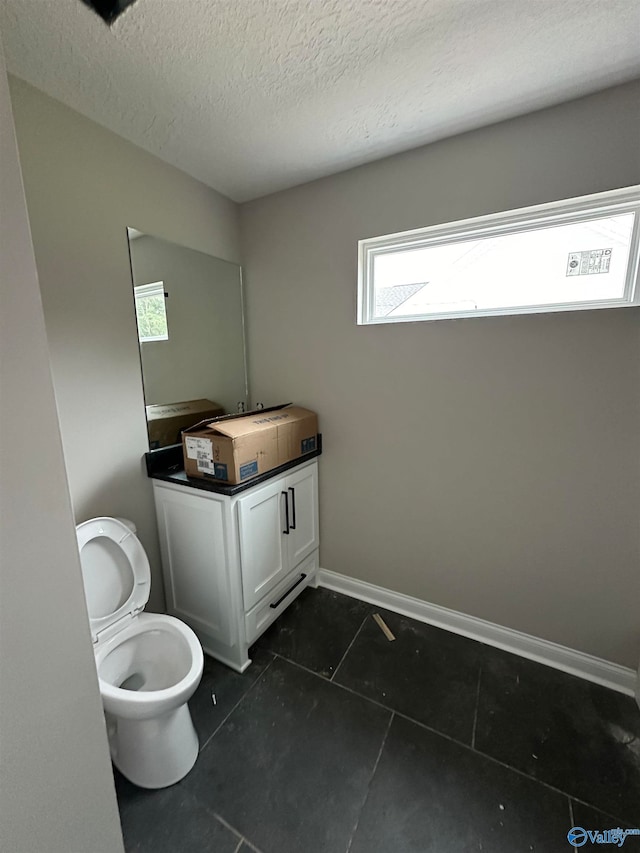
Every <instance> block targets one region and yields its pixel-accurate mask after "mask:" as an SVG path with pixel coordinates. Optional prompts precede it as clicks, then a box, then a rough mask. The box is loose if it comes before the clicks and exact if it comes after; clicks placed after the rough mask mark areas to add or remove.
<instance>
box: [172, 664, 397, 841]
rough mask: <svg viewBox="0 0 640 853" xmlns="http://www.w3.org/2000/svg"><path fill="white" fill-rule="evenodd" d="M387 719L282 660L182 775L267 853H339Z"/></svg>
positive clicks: (356, 698)
mask: <svg viewBox="0 0 640 853" xmlns="http://www.w3.org/2000/svg"><path fill="white" fill-rule="evenodd" d="M389 720H390V714H389V713H388V712H387V711H385V710H383V709H381V708H379V707H378V706H376V705H374V704H372V703H370V702H367V701H366V700H364V699H362V698H360V697H359V696H354V695H353V694H352V693H349V692H348V691H345V690H342V689H340V688H339V687H337V686H336V685H334V684H331V683H329V682H327V681H325V680H323V679H322V678H319V677H318V676H317V675H312V674H311V673H309V672H306V671H305V670H303V669H300V668H299V667H297V666H295V665H294V664H291V663H288V662H287V661H284V660H282V659H276V660H275V661H274V663H273V664H271V666H270V667H269V668H268V669H267V671H266V672H265V674H264V675H263V676H262V678H261V679H260V680H259V682H258V683H257V684H256V685H255V687H254V688H253V689H252V690H251V691H250V692H249V693H248V694H247V695H246V696H245V698H244V699H243V701H242V702H241V703H240V705H239V706H238V707H237V708H236V710H235V711H234V712H233V713H232V714H231V716H230V717H229V719H228V720H227V721H226V723H225V724H224V725H223V726H222V728H221V729H220V731H219V732H217V734H216V735H215V737H213V738H212V739H211V741H210V743H209V745H208V746H207V747H206V749H204V750H203V751H202V753H201V754H200V758H199V760H198V763H197V765H196V767H195V768H194V770H193V771H192V772H191V774H190V775H189V776H188V777H187V778H186V780H185V783H184V784H186V786H187V787H188V789H189V791H190V792H192V793H193V794H195V796H196V797H197V798H198V800H199V801H200V802H201V803H202V804H203V805H205V806H210V807H211V808H212V810H215V811H216V812H218V813H219V814H221V815H223V816H224V818H225V820H227V821H229V823H230V824H231V825H232V826H233V827H234V828H235V829H236V830H238V832H240V833H241V834H242V835H243V836H244V837H245V838H248V839H250V841H251V842H252V843H253V844H255V845H256V846H257V847H259V848H260V850H262V851H263V853H300V851H303V850H304V851H305V853H341V851H345V850H346V848H347V843H348V840H349V837H350V835H351V832H352V830H353V827H354V826H355V823H356V820H357V817H358V814H359V812H360V809H361V807H362V804H363V803H364V800H365V797H366V792H367V786H368V784H369V781H370V778H371V775H372V772H373V768H374V766H375V762H376V759H377V756H378V753H379V750H380V746H381V744H382V742H383V739H384V735H385V732H386V730H387V726H388V723H389Z"/></svg>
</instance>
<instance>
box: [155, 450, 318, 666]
mask: <svg viewBox="0 0 640 853" xmlns="http://www.w3.org/2000/svg"><path fill="white" fill-rule="evenodd" d="M153 491H154V497H155V503H156V513H157V517H158V529H159V534H160V549H161V555H162V568H163V574H164V583H165V595H166V600H167V610H168V612H169V613H171V614H173V615H174V616H177V617H178V618H179V619H182V620H183V621H184V622H186V623H187V624H188V625H190V626H191V627H192V628H193V630H194V631H195V632H196V634H197V635H198V637H199V639H200V642H201V643H202V646H203V648H204V650H205V651H206V652H207V653H208V654H210V655H212V656H213V657H215V658H217V659H218V660H220V661H222V662H223V663H226V664H227V665H228V666H230V667H232V668H233V669H236V670H238V671H240V672H242V671H243V670H244V669H246V667H247V666H248V665H249V663H250V662H251V661H250V659H249V657H248V648H249V646H250V645H251V644H252V643H253V642H254V641H255V640H256V639H257V638H258V637H259V636H260V634H261V633H262V632H263V631H264V630H265V629H266V628H267V627H268V626H269V625H270V624H271V623H272V622H273V621H274V620H275V619H277V617H278V616H279V615H280V614H281V613H282V611H283V610H285V609H286V607H287V606H288V605H289V604H291V602H292V601H293V600H294V599H295V598H296V597H297V596H298V595H299V594H300V592H301V591H302V590H303V589H304V588H305V586H307V585H308V584H310V583H312V584H314V585H315V582H316V581H315V578H316V572H317V569H318V546H319V535H318V463H317V461H316V460H315V459H313V460H311V461H309V462H305V463H302V464H300V465H297V466H295V467H293V468H290V469H289V470H288V471H286V472H285V473H284V474H279V475H276V476H274V477H273V478H271V479H268V480H266V481H265V482H262V483H259V484H257V485H255V486H251V487H249V488H247V489H244V490H242V491H240V492H238V493H237V494H234V495H226V494H219V493H217V492H212V491H206V490H204V489H199V488H194V487H193V486H191V485H186V484H185V485H182V484H180V483H176V482H167V481H165V480H158V479H154V480H153Z"/></svg>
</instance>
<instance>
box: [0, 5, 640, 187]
mask: <svg viewBox="0 0 640 853" xmlns="http://www.w3.org/2000/svg"><path fill="white" fill-rule="evenodd" d="M0 31H1V32H2V38H3V41H4V43H5V51H6V55H7V64H8V66H9V70H10V71H12V72H13V73H14V74H16V75H17V76H19V77H22V78H23V79H25V80H27V81H28V82H30V83H32V84H33V85H34V86H37V87H38V88H39V89H42V90H43V91H45V92H47V93H48V94H50V95H52V96H53V97H55V98H58V99H59V100H61V101H63V102H64V103H65V104H68V105H69V106H71V107H73V108H74V109H75V110H78V111H79V112H80V113H83V114H84V115H86V116H88V117H89V118H91V119H93V120H95V121H97V122H99V123H100V124H102V125H104V126H105V127H107V128H109V129H111V130H113V131H115V132H116V133H118V134H120V135H121V136H123V137H125V138H126V139H129V140H131V141H132V142H135V143H136V144H137V145H139V146H141V147H142V148H145V149H146V150H148V151H150V152H152V153H154V154H156V155H158V156H159V157H161V158H162V159H163V160H166V161H167V162H169V163H173V164H174V165H175V166H178V167H179V168H181V169H183V170H184V171H185V172H188V173H189V174H191V175H193V176H194V177H196V178H199V179H200V180H201V181H203V182H205V183H206V184H209V185H210V186H212V187H215V188H216V189H218V190H220V191H221V192H223V193H225V194H226V195H228V196H230V197H231V198H233V199H235V200H237V201H244V200H246V199H250V198H255V197H257V196H260V195H264V194H266V193H269V192H273V191H274V190H278V189H283V188H285V187H289V186H293V185H295V184H299V183H303V182H305V181H308V180H311V179H313V178H318V177H321V176H324V175H328V174H331V173H334V172H337V171H340V170H342V169H346V168H349V167H351V166H355V165H358V164H361V163H365V162H369V161H371V160H375V159H378V158H380V157H383V156H385V155H388V154H393V153H396V152H398V151H404V150H407V149H409V148H413V147H416V146H418V145H421V144H424V143H427V142H431V141H434V140H436V139H442V138H443V137H446V136H450V135H452V134H454V133H459V132H461V131H464V130H470V129H472V128H475V127H479V126H481V125H486V124H490V123H491V122H494V121H497V120H500V119H503V118H507V117H510V116H514V115H519V114H522V113H525V112H529V111H530V110H532V109H537V108H540V107H544V106H548V105H551V104H555V103H559V102H561V101H563V100H568V99H570V98H573V97H577V96H580V95H583V94H587V93H589V92H592V91H596V90H598V89H602V88H605V87H606V86H609V85H613V84H616V83H619V82H623V81H626V80H629V79H632V78H634V77H640V51H639V47H638V45H639V39H640V2H639V0H137V2H136V3H134V4H133V5H132V6H130V7H129V8H128V9H126V10H125V12H124V13H123V14H122V15H121V16H120V17H119V18H118V19H117V21H116V22H115V23H114V24H113V26H112V27H111V28H109V27H108V26H106V25H105V23H104V22H103V21H102V20H101V19H100V18H99V17H98V16H97V15H95V14H94V13H93V12H91V11H90V10H89V9H88V8H87V7H86V6H85V5H84V4H83V3H81V2H79V0H2V2H0Z"/></svg>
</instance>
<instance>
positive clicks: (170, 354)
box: [131, 235, 247, 412]
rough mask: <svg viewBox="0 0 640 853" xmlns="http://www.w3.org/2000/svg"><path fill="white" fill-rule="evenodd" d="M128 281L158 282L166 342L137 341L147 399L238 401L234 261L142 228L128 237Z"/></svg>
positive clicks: (240, 355)
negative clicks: (138, 234) (162, 291)
mask: <svg viewBox="0 0 640 853" xmlns="http://www.w3.org/2000/svg"><path fill="white" fill-rule="evenodd" d="M131 264H132V268H133V276H134V280H135V283H136V284H137V285H140V284H150V283H151V282H154V281H162V282H164V287H165V292H166V293H168V294H169V297H168V299H167V300H166V302H165V309H166V312H167V325H168V329H169V340H168V341H147V342H146V343H143V344H141V345H140V351H141V354H142V372H143V375H144V393H145V400H146V402H147V405H149V404H150V403H177V402H180V401H182V400H197V399H199V398H201V397H205V398H207V399H209V400H215V402H216V403H220V404H221V405H222V407H223V408H224V409H225V410H226V411H227V412H235V411H236V409H237V405H238V403H239V402H242V403H245V404H246V402H247V400H246V390H245V389H246V372H245V360H244V328H243V323H242V285H241V278H240V267H238V266H237V265H236V264H231V263H229V262H228V261H222V260H220V258H214V257H212V256H211V255H206V254H205V253H204V252H194V251H193V249H186V248H185V247H184V246H176V245H175V243H169V242H167V241H166V240H158V239H157V238H155V237H150V236H148V235H146V236H144V237H136V238H135V239H134V240H132V241H131Z"/></svg>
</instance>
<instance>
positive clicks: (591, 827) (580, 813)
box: [571, 800, 640, 851]
mask: <svg viewBox="0 0 640 853" xmlns="http://www.w3.org/2000/svg"><path fill="white" fill-rule="evenodd" d="M571 806H572V809H573V825H574V827H579V828H581V829H584V830H588V831H591V832H602V831H603V830H612V829H625V830H626V829H638V830H639V831H640V827H632V826H629V824H628V823H624V822H623V821H620V820H617V819H615V818H612V817H610V816H609V815H606V814H603V813H602V812H600V811H598V810H597V809H592V808H591V806H585V805H583V804H582V803H577V802H576V801H575V800H573V801H572V803H571ZM581 837H582V838H584V835H583V834H581ZM587 838H588V836H587ZM589 841H590V839H589V840H588V841H586V842H585V843H584V844H581V845H580V846H581V847H585V848H586V849H588V846H587V845H589ZM622 847H623V849H624V850H633V851H637V850H640V835H628V836H626V838H625V839H624V841H623V844H622ZM577 849H579V848H577ZM592 849H596V850H597V849H598V846H597V844H596V845H595V846H592ZM609 849H610V850H611V849H614V850H616V849H620V847H619V845H615V844H612V845H611V846H610V847H609Z"/></svg>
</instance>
